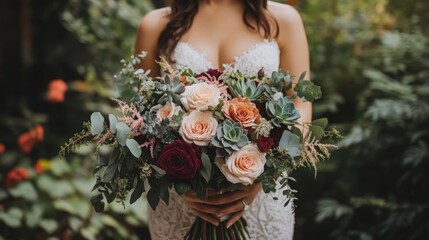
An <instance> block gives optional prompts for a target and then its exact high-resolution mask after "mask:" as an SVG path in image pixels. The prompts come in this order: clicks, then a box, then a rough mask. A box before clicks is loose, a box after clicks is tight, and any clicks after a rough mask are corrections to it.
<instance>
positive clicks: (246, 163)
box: [215, 144, 267, 185]
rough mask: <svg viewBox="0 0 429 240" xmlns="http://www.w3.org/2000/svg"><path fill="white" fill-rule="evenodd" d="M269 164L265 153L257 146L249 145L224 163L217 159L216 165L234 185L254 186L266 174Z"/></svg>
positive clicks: (230, 156) (234, 153)
mask: <svg viewBox="0 0 429 240" xmlns="http://www.w3.org/2000/svg"><path fill="white" fill-rule="evenodd" d="M266 162H267V159H266V158H265V153H263V152H261V151H259V149H258V146H256V144H248V145H246V146H244V147H242V148H240V150H238V151H235V152H233V153H232V154H231V155H229V157H228V158H227V159H226V161H224V160H223V159H222V158H216V160H215V163H216V165H217V166H218V168H219V169H220V171H221V172H222V173H223V175H224V176H225V177H226V179H228V181H230V182H232V183H242V184H244V185H249V184H252V183H253V182H254V181H255V180H256V178H258V177H259V175H261V174H262V173H263V172H264V166H265V163H266Z"/></svg>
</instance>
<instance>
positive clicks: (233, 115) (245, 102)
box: [222, 97, 261, 128]
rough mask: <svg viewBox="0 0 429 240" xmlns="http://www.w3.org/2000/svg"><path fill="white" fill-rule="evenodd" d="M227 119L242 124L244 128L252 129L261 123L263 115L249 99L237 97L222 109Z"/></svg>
mask: <svg viewBox="0 0 429 240" xmlns="http://www.w3.org/2000/svg"><path fill="white" fill-rule="evenodd" d="M222 112H223V113H224V114H225V117H227V118H229V119H232V120H234V121H236V122H240V123H241V124H242V125H243V127H245V128H247V127H252V126H255V125H257V124H259V123H261V115H260V114H259V110H258V108H257V107H256V105H255V104H254V103H252V102H250V100H249V99H248V98H242V97H236V98H234V99H232V100H231V101H229V102H226V103H225V105H223V107H222Z"/></svg>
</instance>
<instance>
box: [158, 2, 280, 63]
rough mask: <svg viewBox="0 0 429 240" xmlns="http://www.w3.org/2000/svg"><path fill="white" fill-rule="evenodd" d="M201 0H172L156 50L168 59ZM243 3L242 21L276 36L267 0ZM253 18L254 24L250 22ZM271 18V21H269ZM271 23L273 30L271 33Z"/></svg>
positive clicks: (255, 29) (265, 36)
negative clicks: (167, 18)
mask: <svg viewBox="0 0 429 240" xmlns="http://www.w3.org/2000/svg"><path fill="white" fill-rule="evenodd" d="M200 1H201V0H172V1H170V2H171V4H170V5H171V13H170V14H169V19H170V20H169V22H168V23H167V25H166V27H165V29H164V30H163V31H162V32H161V34H160V36H159V38H158V51H159V53H160V54H161V55H163V56H165V57H167V59H169V60H170V61H172V60H174V59H171V55H172V52H173V50H174V48H175V47H176V45H177V43H178V42H179V41H180V39H181V38H182V36H183V35H184V34H185V33H186V32H187V31H188V30H189V28H190V27H191V25H192V20H193V19H194V17H195V15H196V14H197V12H198V7H199V3H200ZM242 2H243V4H244V13H243V21H244V23H245V24H246V26H247V27H248V28H250V29H252V30H254V31H258V32H259V31H260V30H261V29H262V30H263V33H264V38H270V37H271V36H274V37H276V36H277V35H278V33H279V26H278V23H277V21H276V20H275V19H274V17H272V16H271V15H270V14H269V13H268V10H267V0H242ZM250 20H254V21H255V23H256V26H254V25H252V24H251V21H250ZM270 20H271V22H270ZM273 23H274V26H275V31H274V34H273Z"/></svg>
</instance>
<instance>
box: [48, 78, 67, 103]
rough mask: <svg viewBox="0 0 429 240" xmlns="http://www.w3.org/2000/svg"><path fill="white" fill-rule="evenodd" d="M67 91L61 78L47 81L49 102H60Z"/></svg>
mask: <svg viewBox="0 0 429 240" xmlns="http://www.w3.org/2000/svg"><path fill="white" fill-rule="evenodd" d="M66 91H67V84H66V83H65V82H64V81H63V80H62V79H55V80H52V81H51V82H50V83H49V88H48V99H49V101H50V102H51V103H61V102H63V101H64V95H65V93H66Z"/></svg>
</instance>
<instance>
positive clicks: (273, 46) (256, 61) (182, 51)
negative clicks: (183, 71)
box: [173, 39, 280, 75]
mask: <svg viewBox="0 0 429 240" xmlns="http://www.w3.org/2000/svg"><path fill="white" fill-rule="evenodd" d="M173 57H174V59H175V60H176V64H175V65H174V66H175V67H177V68H191V69H192V70H193V71H194V72H196V73H201V72H204V71H207V70H208V69H210V68H213V64H212V63H211V62H210V61H209V60H207V58H206V57H205V54H204V53H202V52H199V51H198V50H196V49H195V48H194V47H193V46H192V45H191V44H190V43H188V42H179V43H178V44H177V46H176V49H175V51H174V53H173ZM279 63H280V49H279V46H278V44H277V42H276V41H275V40H268V39H264V40H263V41H262V42H260V43H256V44H254V45H252V46H251V47H250V48H249V49H247V50H245V51H244V52H242V53H241V54H240V55H238V56H235V57H234V62H233V63H231V64H227V63H225V64H223V67H224V68H225V71H234V70H240V71H241V72H243V73H245V74H247V75H256V74H257V73H258V71H259V70H260V69H261V68H264V72H265V74H267V75H271V73H272V72H273V71H275V70H278V68H279Z"/></svg>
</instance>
